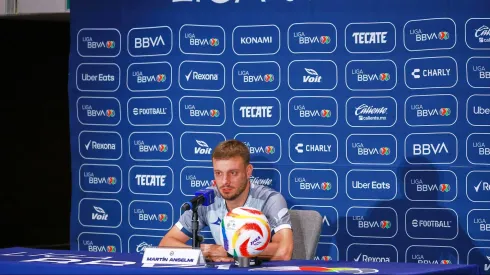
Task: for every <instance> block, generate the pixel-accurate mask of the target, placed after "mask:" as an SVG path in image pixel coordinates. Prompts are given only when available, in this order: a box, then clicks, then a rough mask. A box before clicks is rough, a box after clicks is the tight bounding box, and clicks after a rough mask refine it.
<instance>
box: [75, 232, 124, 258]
mask: <svg viewBox="0 0 490 275" xmlns="http://www.w3.org/2000/svg"><path fill="white" fill-rule="evenodd" d="M77 241H78V250H79V251H89V252H112V253H116V252H122V251H121V238H120V237H119V235H117V234H112V233H86V232H84V233H81V234H80V235H79V236H78V238H77Z"/></svg>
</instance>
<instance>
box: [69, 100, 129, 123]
mask: <svg viewBox="0 0 490 275" xmlns="http://www.w3.org/2000/svg"><path fill="white" fill-rule="evenodd" d="M77 117H78V121H79V122H80V123H82V124H83V125H101V126H116V125H118V124H119V122H121V104H120V102H119V100H118V99H117V98H114V97H107V98H106V97H80V98H78V99H77Z"/></svg>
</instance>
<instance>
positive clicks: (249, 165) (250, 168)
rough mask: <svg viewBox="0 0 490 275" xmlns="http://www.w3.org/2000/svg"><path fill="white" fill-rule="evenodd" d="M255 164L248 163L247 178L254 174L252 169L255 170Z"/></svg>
mask: <svg viewBox="0 0 490 275" xmlns="http://www.w3.org/2000/svg"><path fill="white" fill-rule="evenodd" d="M253 169H254V168H253V166H252V164H248V165H247V178H250V177H251V176H252V171H253Z"/></svg>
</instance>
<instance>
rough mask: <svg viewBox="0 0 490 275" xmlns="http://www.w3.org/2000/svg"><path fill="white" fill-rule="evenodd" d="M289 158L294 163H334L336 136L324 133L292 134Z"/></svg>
mask: <svg viewBox="0 0 490 275" xmlns="http://www.w3.org/2000/svg"><path fill="white" fill-rule="evenodd" d="M289 159H290V160H291V161H292V162H294V163H334V162H336V161H337V159H338V140H337V137H336V136H335V135H333V134H325V133H321V134H318V133H301V134H299V133H296V134H292V135H291V136H290V137H289Z"/></svg>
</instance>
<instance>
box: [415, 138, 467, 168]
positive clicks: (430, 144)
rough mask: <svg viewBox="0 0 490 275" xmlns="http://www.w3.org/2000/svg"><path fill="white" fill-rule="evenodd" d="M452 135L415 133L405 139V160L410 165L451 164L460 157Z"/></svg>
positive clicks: (456, 143) (456, 141)
mask: <svg viewBox="0 0 490 275" xmlns="http://www.w3.org/2000/svg"><path fill="white" fill-rule="evenodd" d="M457 145H458V140H457V138H456V136H455V135H453V134H452V133H414V134H409V135H408V136H407V137H406V138H405V160H406V161H407V162H408V163H410V164H429V163H430V164H451V163H453V162H454V161H456V158H457V157H458V150H457Z"/></svg>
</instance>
